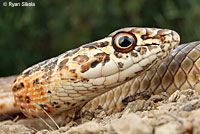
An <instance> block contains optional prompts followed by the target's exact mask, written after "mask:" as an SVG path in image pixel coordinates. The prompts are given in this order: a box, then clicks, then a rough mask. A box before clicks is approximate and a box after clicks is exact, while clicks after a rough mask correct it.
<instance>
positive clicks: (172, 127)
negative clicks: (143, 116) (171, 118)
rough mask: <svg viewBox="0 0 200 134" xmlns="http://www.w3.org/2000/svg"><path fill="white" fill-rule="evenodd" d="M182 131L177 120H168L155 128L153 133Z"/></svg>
mask: <svg viewBox="0 0 200 134" xmlns="http://www.w3.org/2000/svg"><path fill="white" fill-rule="evenodd" d="M183 132H184V130H183V128H182V127H181V125H180V123H178V122H169V123H167V124H164V125H162V126H159V127H157V128H155V134H182V133H183Z"/></svg>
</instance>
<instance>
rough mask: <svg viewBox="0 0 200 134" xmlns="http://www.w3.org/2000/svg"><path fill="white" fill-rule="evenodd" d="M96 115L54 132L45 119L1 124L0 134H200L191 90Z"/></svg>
mask: <svg viewBox="0 0 200 134" xmlns="http://www.w3.org/2000/svg"><path fill="white" fill-rule="evenodd" d="M94 115H95V116H92V117H91V116H90V115H89V114H88V115H87V116H85V117H83V118H82V119H81V120H79V121H77V122H79V123H77V122H74V121H73V122H70V123H68V124H67V125H66V126H64V127H60V129H56V128H55V127H53V128H52V129H54V130H50V129H49V127H47V126H46V125H45V124H44V122H42V121H41V119H34V120H33V119H18V120H17V121H13V120H12V121H11V120H6V121H1V122H0V134H15V133H19V134H34V133H36V134H58V133H63V134H104V133H105V134H200V95H198V93H197V92H195V91H193V90H191V89H188V90H185V91H176V92H175V93H173V94H172V95H170V96H168V95H167V94H166V93H162V94H159V95H152V96H151V97H150V99H148V100H136V101H133V102H130V103H129V104H128V105H127V107H126V108H125V109H124V110H123V111H121V112H118V113H115V114H112V115H106V112H104V111H98V110H97V113H95V114H94ZM80 122H81V123H80ZM50 125H51V126H53V125H54V126H55V124H50Z"/></svg>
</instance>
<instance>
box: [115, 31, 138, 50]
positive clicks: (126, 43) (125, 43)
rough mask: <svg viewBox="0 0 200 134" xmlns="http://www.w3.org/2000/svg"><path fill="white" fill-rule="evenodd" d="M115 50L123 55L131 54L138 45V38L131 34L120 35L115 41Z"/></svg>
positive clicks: (116, 36)
mask: <svg viewBox="0 0 200 134" xmlns="http://www.w3.org/2000/svg"><path fill="white" fill-rule="evenodd" d="M113 41H114V42H113V46H114V48H115V49H116V50H117V51H119V52H123V53H127V52H130V51H131V50H133V49H134V47H135V45H136V42H137V40H136V37H135V35H133V34H131V33H118V34H117V35H115V37H114V40H113Z"/></svg>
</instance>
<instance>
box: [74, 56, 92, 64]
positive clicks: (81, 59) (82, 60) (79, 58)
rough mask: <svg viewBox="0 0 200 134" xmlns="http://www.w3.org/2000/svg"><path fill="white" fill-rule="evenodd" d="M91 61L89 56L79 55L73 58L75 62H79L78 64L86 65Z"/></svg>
mask: <svg viewBox="0 0 200 134" xmlns="http://www.w3.org/2000/svg"><path fill="white" fill-rule="evenodd" d="M88 60H89V57H88V56H87V55H78V56H76V57H74V58H73V61H77V62H78V63H85V62H87V61H88Z"/></svg>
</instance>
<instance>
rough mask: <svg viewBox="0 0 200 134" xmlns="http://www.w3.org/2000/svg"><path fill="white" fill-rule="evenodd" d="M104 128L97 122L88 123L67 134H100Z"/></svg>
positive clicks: (74, 128) (73, 128) (72, 129)
mask: <svg viewBox="0 0 200 134" xmlns="http://www.w3.org/2000/svg"><path fill="white" fill-rule="evenodd" d="M101 131H102V128H101V127H100V126H99V124H98V123H96V122H95V121H90V122H86V123H84V124H81V125H79V126H77V127H72V128H71V129H70V130H69V131H67V132H66V134H99V133H100V132H101Z"/></svg>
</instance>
